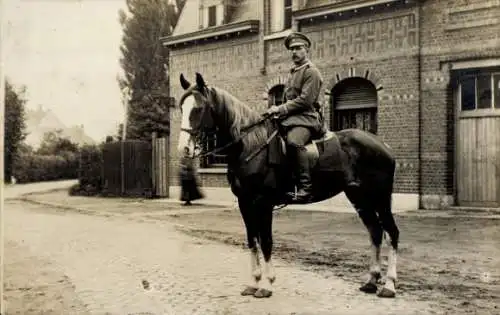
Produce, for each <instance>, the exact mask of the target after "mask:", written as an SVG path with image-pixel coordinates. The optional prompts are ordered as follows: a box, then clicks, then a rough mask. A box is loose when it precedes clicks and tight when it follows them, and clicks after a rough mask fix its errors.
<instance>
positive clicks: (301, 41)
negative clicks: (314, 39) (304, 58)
mask: <svg viewBox="0 0 500 315" xmlns="http://www.w3.org/2000/svg"><path fill="white" fill-rule="evenodd" d="M298 45H305V46H307V47H308V48H309V47H311V40H310V39H309V38H308V37H307V36H306V35H304V34H302V33H300V32H293V33H291V34H290V35H288V36H287V37H286V38H285V47H286V49H290V47H293V46H298Z"/></svg>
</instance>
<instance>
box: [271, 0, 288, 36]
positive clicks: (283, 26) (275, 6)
mask: <svg viewBox="0 0 500 315" xmlns="http://www.w3.org/2000/svg"><path fill="white" fill-rule="evenodd" d="M291 27H292V0H273V1H271V32H272V33H274V32H280V31H283V30H287V29H290V28H291Z"/></svg>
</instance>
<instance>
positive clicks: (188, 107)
mask: <svg viewBox="0 0 500 315" xmlns="http://www.w3.org/2000/svg"><path fill="white" fill-rule="evenodd" d="M195 105H196V101H195V99H194V96H192V95H190V96H188V97H186V99H185V100H184V102H183V104H182V120H181V132H180V133H179V141H178V142H177V150H179V153H180V154H181V155H182V154H184V153H185V149H186V148H188V149H189V153H190V154H192V153H193V152H194V141H193V140H192V139H191V135H190V134H189V133H188V132H186V131H184V130H183V129H186V130H190V129H191V124H190V123H189V116H190V115H191V111H192V110H193V108H194V107H195Z"/></svg>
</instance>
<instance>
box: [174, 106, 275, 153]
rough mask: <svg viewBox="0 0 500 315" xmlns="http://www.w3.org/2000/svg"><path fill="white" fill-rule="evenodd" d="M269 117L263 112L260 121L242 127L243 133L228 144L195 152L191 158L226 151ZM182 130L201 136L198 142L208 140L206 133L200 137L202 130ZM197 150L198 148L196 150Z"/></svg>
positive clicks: (195, 136)
mask: <svg viewBox="0 0 500 315" xmlns="http://www.w3.org/2000/svg"><path fill="white" fill-rule="evenodd" d="M269 118H271V116H270V115H266V114H263V115H262V118H261V119H259V120H258V121H256V122H254V123H252V124H250V125H248V126H245V127H243V128H241V133H240V136H239V137H238V138H236V139H233V140H232V141H230V142H229V143H227V144H226V145H224V146H222V147H218V148H215V149H212V150H210V151H207V152H200V153H197V154H193V155H192V156H190V158H192V159H194V158H196V157H205V156H209V155H216V154H217V153H219V152H221V151H224V150H226V149H227V148H229V147H231V146H233V145H235V144H237V143H238V142H240V141H241V140H242V139H243V138H244V137H245V136H246V135H247V134H249V133H250V132H251V131H252V130H253V129H254V128H255V127H257V126H259V125H260V124H262V123H264V122H265V121H267V120H268V119H269ZM181 131H184V132H187V133H188V134H189V135H190V136H191V137H193V138H195V139H197V138H200V139H199V140H198V142H203V141H204V140H206V138H207V136H206V133H203V135H204V136H202V137H199V134H200V132H199V131H194V130H193V129H187V128H181ZM196 147H199V143H197V142H196V141H195V148H196ZM195 151H196V150H195ZM200 151H201V150H200ZM259 151H260V150H259Z"/></svg>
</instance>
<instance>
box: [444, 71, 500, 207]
mask: <svg viewBox="0 0 500 315" xmlns="http://www.w3.org/2000/svg"><path fill="white" fill-rule="evenodd" d="M454 68H455V69H456V70H466V69H468V68H466V67H464V68H462V67H454ZM484 68H487V67H486V66H485V67H475V69H484ZM486 71H487V73H490V74H492V75H493V74H500V70H499V71H497V70H493V71H490V70H486ZM450 82H451V83H452V95H453V97H452V101H453V104H452V106H453V114H454V118H453V123H454V124H455V125H454V132H453V136H454V146H453V148H454V152H453V159H454V163H453V201H454V204H455V205H457V206H463V207H490V205H488V204H487V203H488V202H487V201H478V202H474V201H473V202H471V203H469V204H466V205H462V204H461V202H460V195H459V194H460V192H459V190H458V187H459V181H460V180H461V176H459V175H461V174H459V171H458V170H459V158H460V150H461V148H460V141H459V135H460V131H461V130H460V125H461V124H460V120H461V119H463V118H465V117H466V118H467V119H477V118H481V117H491V116H495V117H498V116H500V109H495V108H492V109H485V110H481V109H480V110H477V109H476V110H474V111H471V112H463V111H462V97H461V95H462V83H461V82H460V75H458V72H457V71H453V72H452V73H451V75H450ZM492 92H493V91H492ZM492 97H494V96H492ZM499 160H500V157H499ZM481 203H484V204H481ZM493 207H500V189H497V200H496V205H493Z"/></svg>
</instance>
